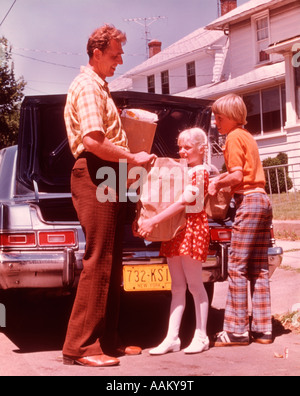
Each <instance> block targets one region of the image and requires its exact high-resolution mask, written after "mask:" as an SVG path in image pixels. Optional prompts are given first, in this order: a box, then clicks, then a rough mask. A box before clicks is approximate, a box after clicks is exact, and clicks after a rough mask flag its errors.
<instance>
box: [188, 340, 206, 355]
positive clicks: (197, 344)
mask: <svg viewBox="0 0 300 396" xmlns="http://www.w3.org/2000/svg"><path fill="white" fill-rule="evenodd" d="M208 349H209V339H208V337H205V338H200V337H195V338H193V340H192V342H191V343H190V345H189V346H188V347H187V348H186V349H185V350H184V353H187V354H192V353H201V352H204V351H207V350H208Z"/></svg>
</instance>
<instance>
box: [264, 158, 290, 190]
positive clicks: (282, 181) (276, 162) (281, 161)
mask: <svg viewBox="0 0 300 396" xmlns="http://www.w3.org/2000/svg"><path fill="white" fill-rule="evenodd" d="M287 163H288V156H287V154H285V153H279V154H278V155H277V156H276V157H275V158H271V157H269V158H267V159H265V160H264V161H263V167H264V168H265V167H268V166H280V165H285V164H287ZM284 169H285V171H284ZM268 173H269V177H268ZM284 174H286V178H285V176H284ZM265 176H266V191H267V193H268V194H270V186H269V180H270V183H271V191H272V193H273V194H277V193H278V186H277V176H278V183H279V192H287V191H286V189H288V190H290V189H291V188H292V187H293V182H292V180H291V178H290V177H289V172H288V167H285V168H283V167H281V168H277V176H276V169H269V170H268V171H267V170H265Z"/></svg>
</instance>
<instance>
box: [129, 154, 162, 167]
mask: <svg viewBox="0 0 300 396" xmlns="http://www.w3.org/2000/svg"><path fill="white" fill-rule="evenodd" d="M156 158H157V156H156V155H155V154H148V153H146V152H145V151H141V152H140V153H136V154H134V162H133V164H134V165H137V166H140V165H144V164H148V163H149V162H152V161H154V160H155V159H156Z"/></svg>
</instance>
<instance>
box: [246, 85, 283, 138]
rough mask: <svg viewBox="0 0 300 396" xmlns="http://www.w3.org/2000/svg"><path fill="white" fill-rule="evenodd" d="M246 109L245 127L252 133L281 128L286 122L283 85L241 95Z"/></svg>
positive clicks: (258, 133) (259, 133)
mask: <svg viewBox="0 0 300 396" xmlns="http://www.w3.org/2000/svg"><path fill="white" fill-rule="evenodd" d="M243 99H244V101H245V103H246V106H247V110H248V117H247V121H248V123H247V126H246V128H247V129H248V130H249V132H251V133H252V134H253V135H264V134H265V133H269V132H275V131H281V130H283V127H284V124H285V122H286V110H285V102H286V98H285V85H279V86H276V87H272V88H269V89H265V90H261V91H258V92H253V93H250V94H246V95H244V96H243Z"/></svg>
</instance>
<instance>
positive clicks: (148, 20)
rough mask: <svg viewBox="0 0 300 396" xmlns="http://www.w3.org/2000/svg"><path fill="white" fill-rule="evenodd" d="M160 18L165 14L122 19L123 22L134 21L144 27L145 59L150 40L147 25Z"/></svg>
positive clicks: (147, 54) (147, 56) (163, 17)
mask: <svg viewBox="0 0 300 396" xmlns="http://www.w3.org/2000/svg"><path fill="white" fill-rule="evenodd" d="M160 19H166V17H165V16H157V17H145V18H128V19H123V20H124V21H125V22H135V23H137V24H138V25H141V26H143V27H144V28H145V31H144V33H145V41H146V59H148V58H149V48H148V43H149V41H150V29H149V26H150V25H152V23H154V22H156V21H158V20H160Z"/></svg>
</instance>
